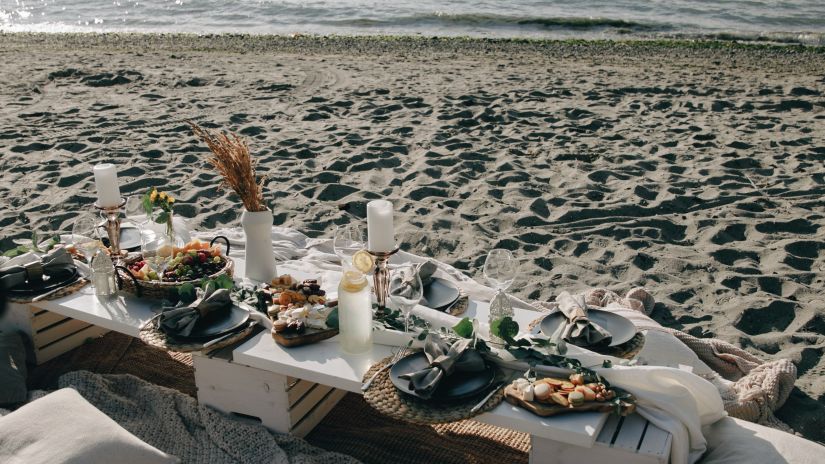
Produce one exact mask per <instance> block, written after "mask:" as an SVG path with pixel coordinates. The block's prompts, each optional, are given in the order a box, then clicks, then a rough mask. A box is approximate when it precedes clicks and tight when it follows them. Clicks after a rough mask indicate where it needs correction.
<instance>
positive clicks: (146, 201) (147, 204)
mask: <svg viewBox="0 0 825 464" xmlns="http://www.w3.org/2000/svg"><path fill="white" fill-rule="evenodd" d="M142 204H143V211H145V212H146V215H147V216H152V193H151V190H150V191H149V192H146V193H145V194H144V195H143V203H142Z"/></svg>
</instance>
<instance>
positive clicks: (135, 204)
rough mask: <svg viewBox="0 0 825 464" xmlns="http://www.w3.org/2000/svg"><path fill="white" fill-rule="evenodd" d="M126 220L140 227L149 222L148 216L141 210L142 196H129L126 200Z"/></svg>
mask: <svg viewBox="0 0 825 464" xmlns="http://www.w3.org/2000/svg"><path fill="white" fill-rule="evenodd" d="M126 220H127V221H129V222H131V223H133V224H135V225H136V226H142V225H144V224H146V222H147V221H148V220H149V215H148V214H147V213H146V210H145V209H143V196H142V195H131V196H129V198H127V199H126Z"/></svg>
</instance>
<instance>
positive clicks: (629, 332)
mask: <svg viewBox="0 0 825 464" xmlns="http://www.w3.org/2000/svg"><path fill="white" fill-rule="evenodd" d="M587 317H588V318H589V319H590V320H591V321H593V322H595V323H596V324H599V325H600V326H602V328H604V330H606V331H608V332H609V333H610V335H611V337H612V340H610V345H609V346H616V345H621V344H622V343H625V342H626V341H628V340H630V339H631V338H633V336H635V335H636V326H634V325H633V323H632V322H630V319H628V318H626V317H624V316H620V315H618V314H616V313H614V312H611V311H603V310H600V309H588V310H587ZM564 322H566V319H565V317H564V314H562V313H561V311H556V312H552V313H550V314H548V315H547V316H546V317H545V318H544V319H542V321H541V332H542V333H543V334H544V335H547V336H548V337H552V336H553V334H555V333H556V330H557V329H558V328H559V325H561V324H563V323H564ZM582 348H587V347H586V346H583V347H582Z"/></svg>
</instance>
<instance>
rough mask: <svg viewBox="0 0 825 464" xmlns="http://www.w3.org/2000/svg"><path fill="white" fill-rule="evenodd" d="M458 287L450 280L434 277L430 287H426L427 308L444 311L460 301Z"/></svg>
mask: <svg viewBox="0 0 825 464" xmlns="http://www.w3.org/2000/svg"><path fill="white" fill-rule="evenodd" d="M458 296H459V291H458V287H456V286H455V285H453V283H452V282H450V281H449V280H444V279H439V278H438V277H434V278H433V279H432V281H431V282H430V284H429V285H427V286H426V287H424V298H425V299H426V300H427V307H429V308H433V309H443V308H446V307H447V306H449V305H451V304H452V303H453V302H454V301H455V300H457V299H458Z"/></svg>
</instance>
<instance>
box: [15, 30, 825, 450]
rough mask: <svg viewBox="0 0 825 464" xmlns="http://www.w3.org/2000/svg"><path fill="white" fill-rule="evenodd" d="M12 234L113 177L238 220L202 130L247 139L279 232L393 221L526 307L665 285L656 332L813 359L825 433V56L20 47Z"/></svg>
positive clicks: (800, 415)
mask: <svg viewBox="0 0 825 464" xmlns="http://www.w3.org/2000/svg"><path fill="white" fill-rule="evenodd" d="M0 62H2V63H3V65H2V67H0V82H2V85H0V169H2V178H1V179H0V196H2V198H3V203H4V206H3V208H2V209H0V227H2V230H0V238H2V244H3V245H4V246H6V247H8V246H10V245H11V240H12V239H13V238H20V237H23V236H26V235H27V234H28V232H27V231H28V230H30V229H31V228H33V227H34V228H37V229H40V230H43V231H47V230H50V231H57V230H61V231H68V230H70V229H71V225H72V220H73V218H74V217H75V215H76V214H77V211H78V210H79V209H80V208H87V207H89V206H90V205H91V203H92V202H93V201H94V197H95V189H94V182H93V178H92V174H91V170H92V166H93V165H94V164H95V163H98V162H103V161H113V162H115V163H118V164H119V166H120V176H121V188H122V191H123V193H124V194H140V193H143V192H144V191H145V190H146V189H147V188H148V187H150V186H157V187H158V188H160V189H162V190H166V191H169V192H171V193H172V194H173V195H174V196H175V197H177V198H178V202H177V204H176V211H177V212H178V214H179V215H181V216H185V217H188V218H191V222H192V224H193V225H194V226H196V227H200V228H207V229H208V228H213V227H219V226H235V225H238V220H239V215H240V205H239V202H238V201H237V199H236V198H235V197H234V196H233V195H231V194H229V193H227V192H226V191H223V190H221V189H220V188H219V186H218V183H219V179H218V177H217V176H216V174H215V173H214V172H212V171H211V170H209V169H208V168H206V166H205V163H204V159H205V155H206V149H205V147H204V146H203V145H202V144H201V143H200V142H198V141H197V140H196V139H195V138H194V137H193V136H192V134H191V131H190V130H189V128H188V126H187V124H186V122H187V121H194V122H197V123H198V124H201V125H203V126H205V127H211V128H221V129H231V130H234V131H237V132H239V133H240V134H241V135H243V136H245V137H246V139H247V140H248V141H249V145H250V147H251V149H252V151H253V152H254V153H255V154H256V155H257V157H258V159H259V160H260V170H261V171H262V172H263V173H266V174H267V175H268V176H269V182H268V184H267V187H266V192H267V197H268V199H269V200H270V201H271V204H272V206H273V208H274V211H275V221H276V224H278V225H285V226H289V227H294V228H296V229H299V230H301V231H303V232H305V233H307V234H308V235H310V236H313V237H330V236H331V234H332V229H333V227H334V225H335V224H340V223H343V222H346V221H350V220H353V219H359V220H360V219H363V218H364V216H365V202H366V201H368V200H370V199H374V198H388V199H390V200H392V201H393V202H394V204H395V207H396V211H397V214H396V218H395V222H396V225H397V230H398V238H399V239H400V240H402V241H403V242H404V247H405V248H407V249H410V250H413V251H415V252H417V253H422V254H428V255H430V256H433V257H435V258H438V259H440V260H443V261H446V262H448V263H451V264H453V265H455V266H456V267H458V268H460V269H463V270H466V272H468V273H469V274H470V275H472V276H474V277H475V278H477V279H479V280H482V281H483V276H482V273H481V266H482V264H483V261H484V256H485V254H486V252H487V251H488V250H489V249H490V248H493V247H503V248H508V249H511V250H513V251H514V252H515V253H516V254H517V255H518V256H519V257H520V258H521V259H522V265H521V269H520V276H519V279H518V281H517V282H516V284H515V285H514V288H513V290H512V291H513V292H514V293H515V294H517V295H518V296H521V297H524V298H529V299H535V300H545V301H547V300H550V299H552V298H553V297H554V296H555V295H556V294H558V292H560V291H561V290H570V291H577V290H582V289H585V288H587V287H591V286H603V287H608V288H611V289H614V290H618V291H624V290H626V289H629V288H631V287H633V286H637V285H643V286H645V287H647V288H648V289H649V290H650V291H651V293H652V294H653V295H654V296H655V297H656V299H657V301H658V304H657V305H656V308H655V311H654V313H653V317H654V318H655V319H656V320H658V321H659V322H661V323H662V324H664V325H667V326H669V327H675V328H678V329H681V330H684V331H687V332H689V333H691V334H694V335H696V336H700V337H719V338H721V339H723V340H727V341H729V342H732V343H734V344H737V345H739V346H742V347H744V348H746V349H747V350H748V351H751V352H752V353H754V354H757V355H758V356H760V357H762V358H764V359H773V358H780V357H787V358H791V359H793V360H794V361H795V362H796V364H797V366H798V369H799V374H800V378H799V381H798V383H797V387H798V388H797V389H796V390H795V392H794V393H793V395H792V397H791V399H790V400H789V401H788V403H787V405H786V406H785V407H784V408H782V410H780V411H779V414H778V415H779V417H780V418H781V419H782V420H784V421H786V422H787V423H789V424H790V425H791V426H793V427H794V428H795V429H796V430H797V431H799V432H800V433H802V434H803V435H804V436H805V437H807V438H810V439H814V440H817V441H819V442H825V432H823V430H825V375H824V374H825V358H823V350H825V277H823V275H824V274H825V272H823V271H825V227H824V226H825V54H823V53H821V51H817V50H813V51H812V50H804V49H798V48H787V49H781V48H779V49H777V48H770V47H737V46H730V45H713V44H710V45H709V44H698V45H697V44H693V45H692V44H672V43H670V44H668V43H665V44H660V43H650V44H638V43H637V44H621V43H573V42H570V43H559V42H525V41H514V42H492V41H484V40H460V39H457V40H431V39H426V38H420V39H398V38H386V39H382V38H373V39H353V38H335V39H320V38H312V37H298V38H276V37H258V38H250V37H243V36H215V37H202V38H198V37H193V36H185V37H181V36H177V37H176V36H129V35H126V36H82V35H81V36H78V35H66V36H43V35H28V34H19V35H18V34H5V35H3V34H0Z"/></svg>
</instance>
